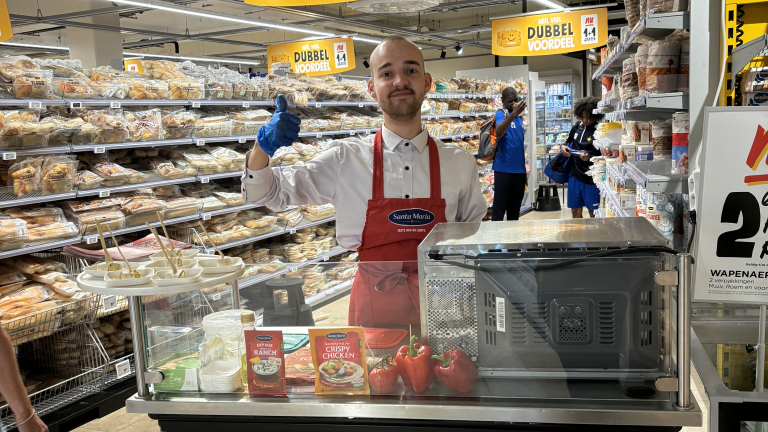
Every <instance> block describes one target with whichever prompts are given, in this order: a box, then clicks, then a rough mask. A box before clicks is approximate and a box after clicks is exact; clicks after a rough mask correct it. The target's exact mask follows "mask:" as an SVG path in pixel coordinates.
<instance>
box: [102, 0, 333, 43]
mask: <svg viewBox="0 0 768 432" xmlns="http://www.w3.org/2000/svg"><path fill="white" fill-rule="evenodd" d="M108 1H110V2H111V3H117V4H124V5H129V6H138V7H145V8H150V9H157V10H162V11H167V12H176V13H183V14H186V15H194V16H199V17H202V18H211V19H217V20H221V21H229V22H234V23H238V24H248V25H252V26H256V27H267V28H273V29H279V30H289V31H295V32H299V33H307V34H312V35H317V36H325V37H331V36H333V33H329V32H324V31H317V30H311V29H308V28H305V27H293V26H289V25H283V24H275V23H270V22H265V21H261V20H248V19H243V18H238V17H234V16H230V15H224V14H219V13H216V12H209V11H206V12H201V11H198V10H196V9H192V8H190V7H185V6H170V5H168V4H162V5H161V4H157V3H155V2H147V1H133V0H108Z"/></svg>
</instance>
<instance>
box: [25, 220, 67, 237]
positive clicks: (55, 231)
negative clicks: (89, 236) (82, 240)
mask: <svg viewBox="0 0 768 432" xmlns="http://www.w3.org/2000/svg"><path fill="white" fill-rule="evenodd" d="M78 232H79V230H78V229H77V227H76V226H75V224H73V223H72V222H57V223H52V224H47V225H39V226H35V227H31V228H28V229H27V233H28V235H29V241H37V240H46V241H49V240H55V239H61V238H68V237H74V236H75V235H77V233H78Z"/></svg>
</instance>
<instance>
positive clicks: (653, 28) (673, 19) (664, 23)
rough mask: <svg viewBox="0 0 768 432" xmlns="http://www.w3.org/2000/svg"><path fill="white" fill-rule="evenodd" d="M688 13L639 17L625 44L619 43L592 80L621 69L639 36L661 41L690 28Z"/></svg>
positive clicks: (593, 75)
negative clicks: (673, 33)
mask: <svg viewBox="0 0 768 432" xmlns="http://www.w3.org/2000/svg"><path fill="white" fill-rule="evenodd" d="M690 21H691V13H690V12H670V13H665V14H656V15H648V16H647V17H641V18H640V21H638V23H637V25H636V26H635V28H634V29H632V31H631V32H630V34H629V36H628V37H627V40H626V42H625V43H619V46H618V48H617V49H616V50H615V51H614V52H613V53H612V54H611V55H610V57H608V58H607V59H606V60H605V62H604V63H603V64H601V65H600V67H599V68H597V70H596V71H595V73H594V74H592V79H597V78H599V77H601V76H608V75H614V74H615V73H616V72H619V71H620V70H621V68H622V62H623V61H624V60H626V59H627V58H629V56H630V54H633V53H634V51H635V50H636V49H637V47H632V44H633V43H634V41H635V38H637V37H638V36H640V35H645V36H649V37H652V38H654V39H663V38H664V37H665V36H667V35H669V34H670V33H672V31H674V30H676V29H688V28H690V27H691V25H690Z"/></svg>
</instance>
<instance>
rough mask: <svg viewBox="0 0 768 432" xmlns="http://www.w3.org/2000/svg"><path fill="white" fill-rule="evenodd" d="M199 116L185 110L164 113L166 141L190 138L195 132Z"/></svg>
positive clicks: (163, 122)
mask: <svg viewBox="0 0 768 432" xmlns="http://www.w3.org/2000/svg"><path fill="white" fill-rule="evenodd" d="M199 117H200V115H199V114H197V113H195V112H191V111H186V110H184V109H177V110H169V111H163V112H162V124H163V130H164V132H165V139H179V138H189V137H191V136H192V134H193V133H194V131H195V124H196V122H197V119H198V118H199Z"/></svg>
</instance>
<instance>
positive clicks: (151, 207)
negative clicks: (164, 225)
mask: <svg viewBox="0 0 768 432" xmlns="http://www.w3.org/2000/svg"><path fill="white" fill-rule="evenodd" d="M164 209H165V201H163V200H159V199H157V198H149V197H143V196H134V197H130V198H127V199H125V200H124V201H123V203H122V205H121V206H120V210H121V211H122V212H123V214H126V215H130V214H137V213H146V212H157V211H162V210H164Z"/></svg>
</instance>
